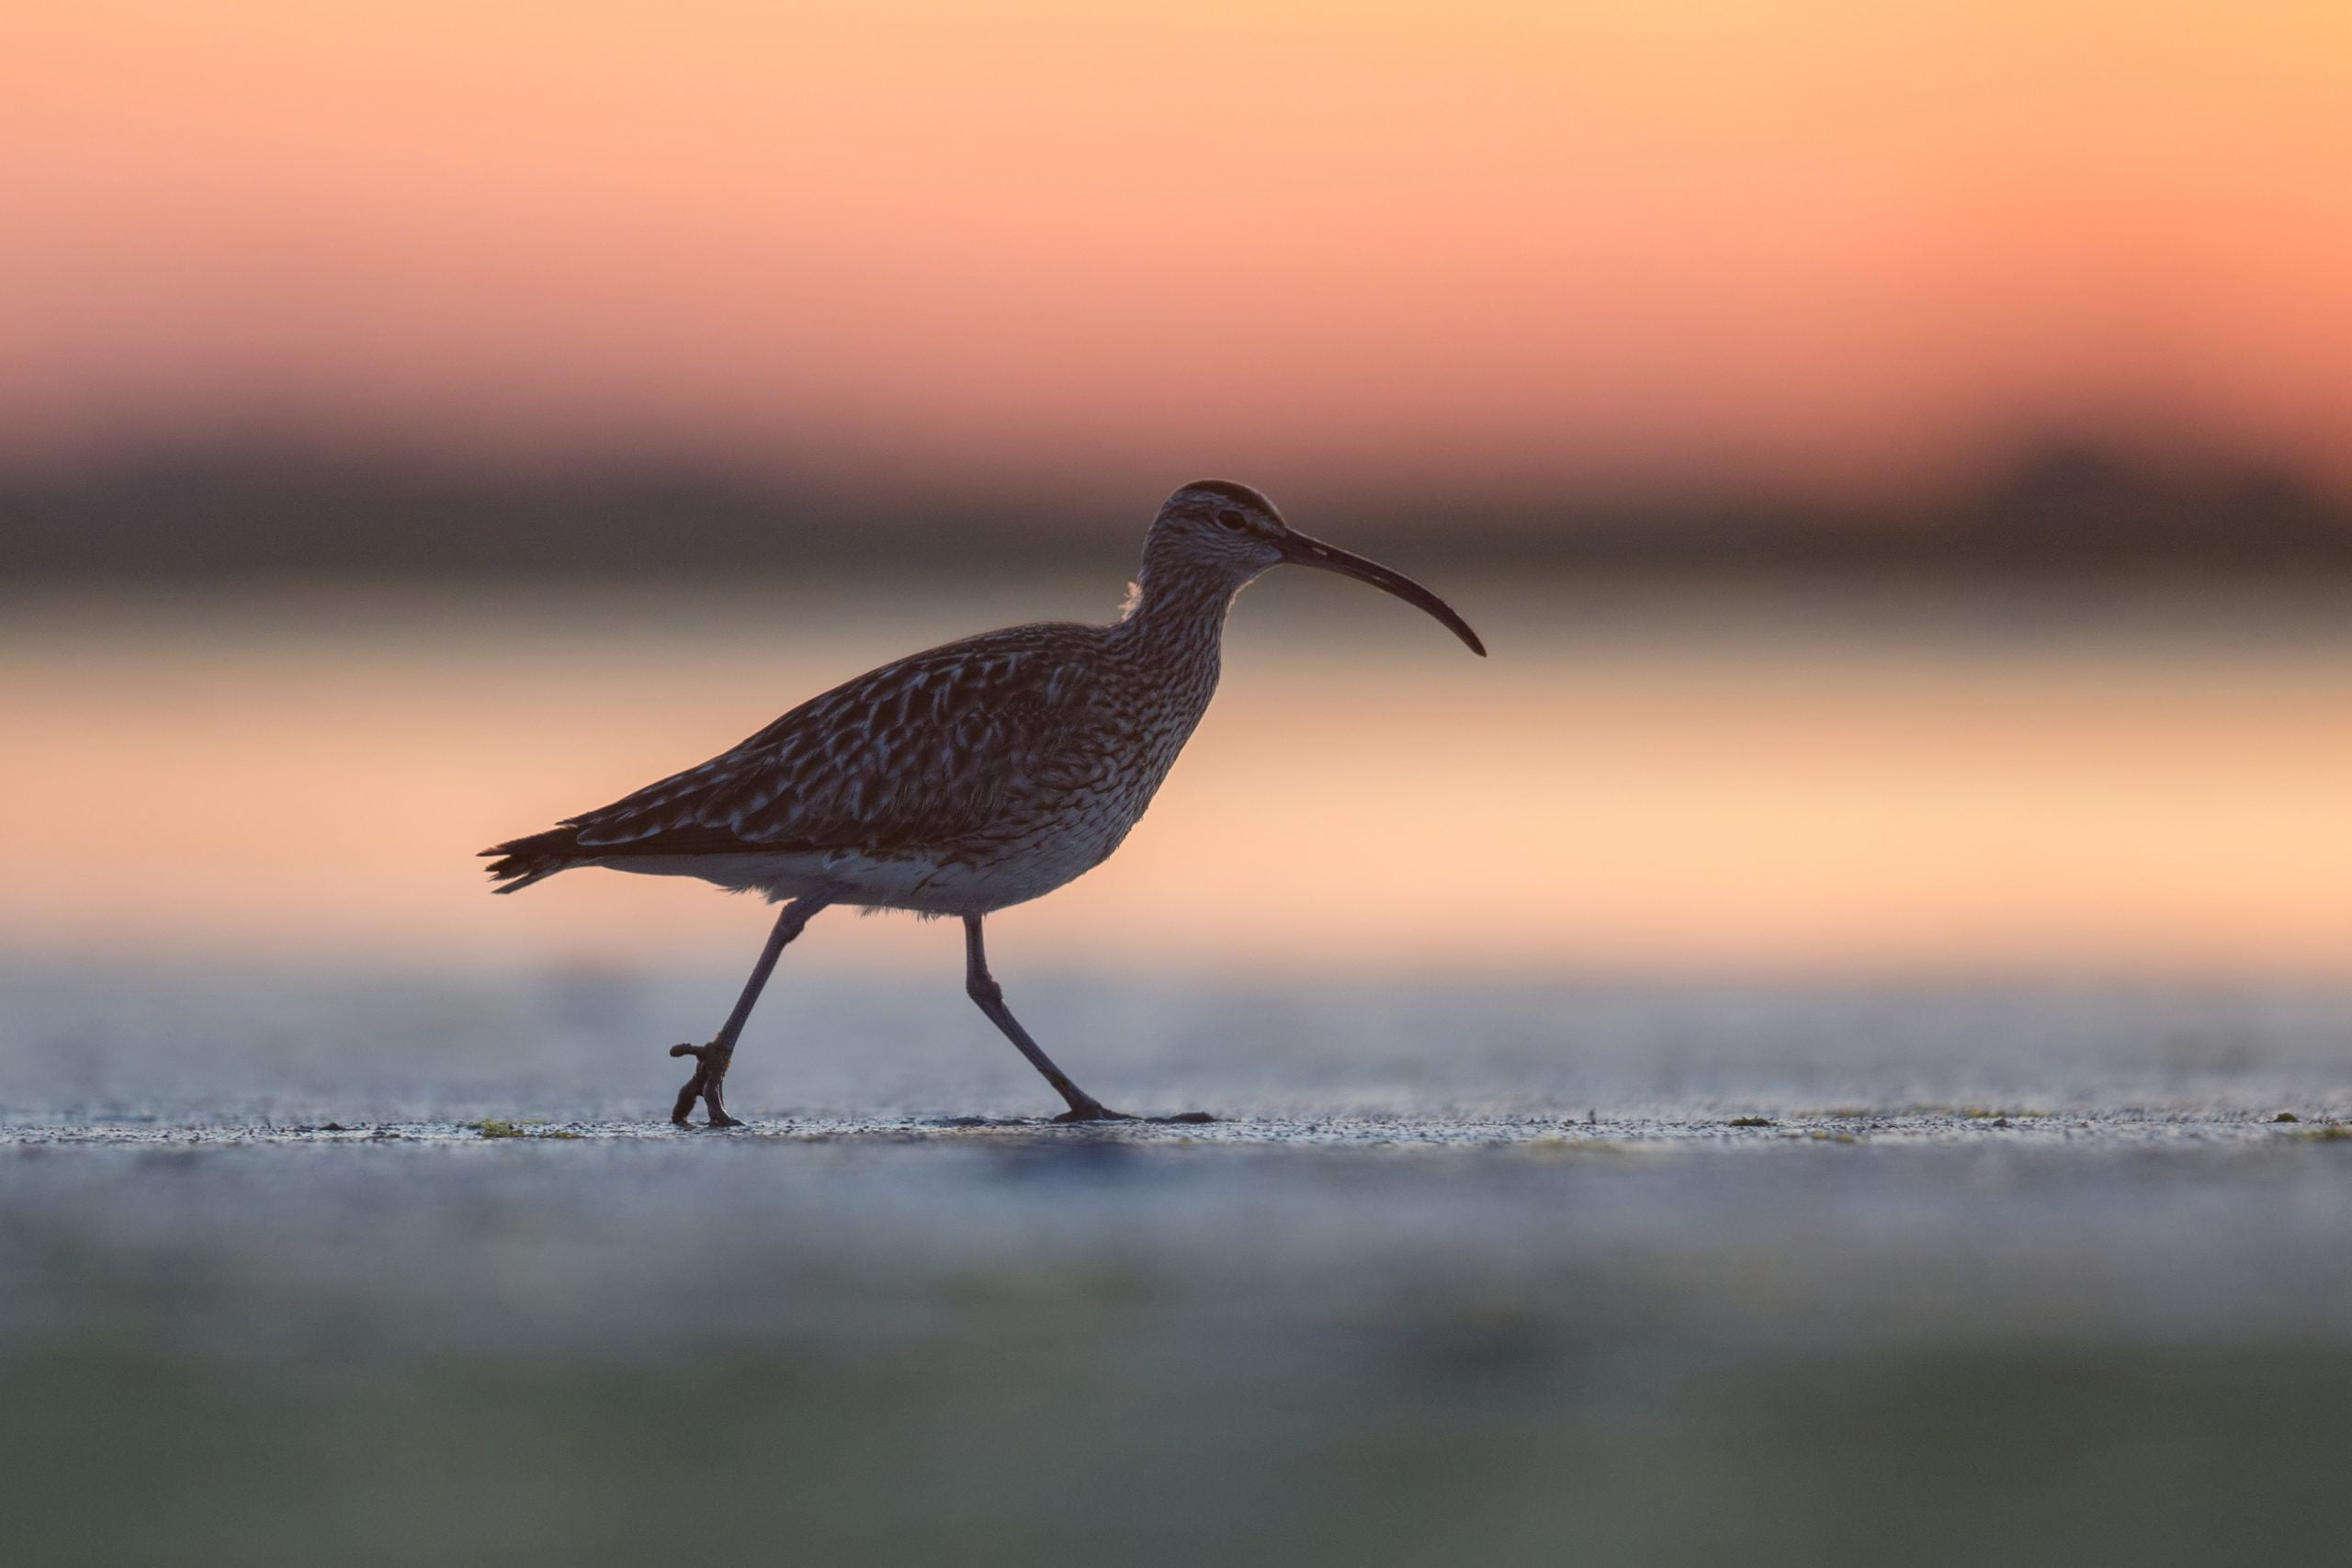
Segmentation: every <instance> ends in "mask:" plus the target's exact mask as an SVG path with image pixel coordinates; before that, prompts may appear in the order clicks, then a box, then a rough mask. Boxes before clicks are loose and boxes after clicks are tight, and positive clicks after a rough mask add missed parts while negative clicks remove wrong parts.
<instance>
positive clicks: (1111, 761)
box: [484, 479, 1485, 1122]
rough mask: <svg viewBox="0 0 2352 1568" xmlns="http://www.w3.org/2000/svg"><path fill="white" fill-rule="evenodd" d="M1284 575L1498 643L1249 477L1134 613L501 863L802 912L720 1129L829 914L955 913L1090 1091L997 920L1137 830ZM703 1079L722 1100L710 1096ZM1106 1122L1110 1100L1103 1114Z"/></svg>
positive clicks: (590, 816)
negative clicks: (812, 923)
mask: <svg viewBox="0 0 2352 1568" xmlns="http://www.w3.org/2000/svg"><path fill="white" fill-rule="evenodd" d="M1283 561H1294V562H1296V563H1298V564H1302V565H1307V566H1317V567H1322V568H1325V569H1328V570H1336V571H1340V572H1342V573H1344V574H1347V575H1350V576H1355V577H1359V578H1362V579H1363V580H1364V581H1370V582H1373V583H1374V585H1376V586H1378V587H1381V588H1383V589H1385V591H1386V592H1391V593H1395V594H1397V596H1398V597H1400V598H1404V599H1406V600H1408V602H1410V603H1413V604H1418V605H1419V606H1420V607H1421V608H1423V609H1424V610H1427V611H1428V612H1429V613H1430V614H1431V615H1435V616H1436V617H1437V618H1438V619H1439V620H1440V621H1442V622H1443V623H1444V624H1445V625H1446V626H1449V627H1450V628H1451V629H1453V631H1454V633H1455V635H1456V636H1458V637H1461V638H1462V639H1463V640H1464V642H1465V643H1467V644H1468V645H1469V646H1470V647H1471V648H1472V649H1474V650H1475V651H1477V652H1480V653H1483V652H1484V651H1485V649H1483V648H1481V647H1480V646H1479V644H1478V641H1477V638H1476V635H1475V634H1474V633H1472V632H1471V631H1470V628H1469V627H1468V626H1466V625H1464V624H1463V623H1462V621H1461V618H1460V617H1459V616H1457V615H1454V614H1453V611H1452V610H1450V609H1448V608H1446V607H1445V605H1444V604H1442V603H1441V602H1440V601H1438V600H1437V599H1436V598H1435V596H1433V595H1431V594H1430V592H1429V591H1428V590H1426V589H1424V588H1421V587H1420V586H1419V584H1417V583H1414V582H1411V581H1409V580H1408V579H1405V578H1402V577H1399V576H1398V575H1397V574H1396V573H1394V572H1392V571H1390V570H1388V569H1386V568H1385V567H1380V566H1377V565H1375V564H1374V563H1372V562H1369V561H1365V560H1363V559H1361V558H1357V557H1353V556H1349V555H1347V554H1346V553H1345V552H1342V551H1339V550H1335V549H1333V548H1332V547H1329V546H1328V545H1324V544H1321V543H1319V542H1317V541H1316V540H1313V539H1309V538H1307V537H1306V536H1304V535H1301V534H1298V533H1296V532H1295V531H1294V530H1292V529H1291V528H1290V527H1289V526H1288V525H1286V524H1284V523H1283V521H1282V519H1281V516H1280V514H1279V513H1276V512H1275V511H1274V508H1273V506H1272V503H1271V502H1268V501H1267V500H1266V499H1265V498H1264V497H1263V496H1261V495H1260V494H1258V492H1257V491H1252V490H1250V489H1249V488H1248V487H1246V486H1242V485H1236V484H1233V483H1230V482H1229V481H1225V480H1216V479H1210V480H1201V481H1198V482H1195V483H1193V484H1191V485H1187V486H1185V487H1184V488H1183V489H1182V490H1179V491H1177V492H1176V493H1175V494H1174V495H1173V496H1171V497H1170V498H1169V500H1168V502H1167V503H1166V504H1165V505H1163V506H1162V507H1161V508H1160V511H1159V516H1158V517H1157V518H1156V519H1155V520H1154V522H1153V524H1152V527H1151V532H1150V534H1149V536H1148V537H1147V539H1146V541H1145V547H1144V560H1143V568H1142V570H1141V571H1140V572H1139V573H1138V575H1137V578H1136V587H1135V592H1133V594H1132V595H1131V597H1130V600H1129V604H1128V608H1127V612H1126V614H1125V615H1124V616H1122V618H1121V619H1119V620H1117V621H1114V622H1113V623H1111V624H1109V625H1107V626H1084V625H1077V624H1071V623H1049V624H1045V625H1038V626H1014V627H1011V628H1009V629H1007V630H1004V631H995V632H987V633H983V634H982V635H980V636H978V637H967V638H965V639H963V640H962V641H959V642H951V643H947V644H945V645H944V646H942V647H939V648H934V649H929V650H928V651H926V652H922V653H918V654H914V655H912V656H910V657H909V658H906V659H901V660H896V661H895V662H893V663H889V664H886V665H883V666H882V667H881V668H879V669H877V670H874V671H869V672H868V673H866V674H864V675H861V676H859V677H857V678H856V679H855V680H853V681H849V682H844V683H842V685H839V686H836V687H834V688H833V689H832V690H831V691H830V692H827V693H825V694H822V695H820V696H818V697H814V698H811V699H810V700H809V701H808V702H806V703H803V704H802V705H800V706H798V707H797V708H794V709H793V710H792V711H791V712H790V713H787V714H786V715H785V716H783V717H781V718H779V719H777V720H776V721H775V723H773V724H771V725H769V726H768V727H767V728H764V729H763V730H761V731H760V732H759V733H758V734H756V735H753V736H752V737H751V738H750V739H746V740H744V741H743V742H742V743H741V745H738V746H736V747H733V748H732V749H730V750H727V751H724V752H721V753H720V754H719V755H718V756H717V757H714V758H712V759H711V760H710V761H707V762H704V763H702V764H701V765H699V766H697V767H694V768H689V769H687V770H686V771H685V772H684V773H674V774H673V775H671V776H670V777H668V778H665V779H662V780H661V781H660V782H659V783H656V784H649V785H647V786H646V787H645V788H643V789H640V790H639V791H638V792H636V793H635V794H633V795H628V796H625V797H624V798H622V799H620V800H617V801H615V802H614V803H613V804H612V805H610V806H606V807H602V808H600V809H597V810H594V811H587V812H582V814H580V815H579V816H577V817H573V818H568V819H566V820H565V821H564V822H563V823H562V824H561V825H560V826H559V827H557V828H555V829H550V830H549V831H548V832H544V833H537V834H533V835H531V836H530V837H528V838H523V839H516V840H511V841H509V842H507V843H503V844H501V845H498V846H497V847H496V848H495V849H492V850H487V851H484V853H485V854H488V855H495V856H497V857H499V858H498V859H497V860H496V861H495V862H494V863H492V866H491V868H490V870H491V874H492V878H493V879H494V880H496V881H497V882H499V883H500V884H501V886H499V887H498V889H497V891H499V892H502V893H511V892H514V891H515V890H517V889H519V888H523V887H527V886H531V885H532V884H533V883H536V882H538V881H540V880H542V879H544V878H546V877H548V876H552V875H554V874H556V873H558V872H560V871H566V870H570V869H572V868H574V867H579V866H605V867H609V868H611V869H614V870H618V871H630V872H638V873H642V874H653V875H685V876H698V877H701V878H703V879H704V880H706V881H708V882H712V883H715V884H718V886H723V887H729V888H736V889H756V890H758V891H760V892H762V893H764V894H765V895H767V897H770V898H772V899H790V900H795V901H796V903H795V906H794V907H795V908H797V909H799V910H800V911H801V913H800V914H799V915H798V916H797V917H796V916H795V915H794V913H793V911H792V910H791V909H788V910H787V911H786V915H785V916H784V917H783V919H781V920H780V921H779V924H778V928H777V932H778V934H777V935H776V937H775V938H773V939H772V940H771V942H770V946H769V950H768V953H766V954H765V955H764V956H763V961H762V966H761V967H760V968H759V969H758V970H755V972H754V975H753V978H752V985H751V987H749V988H748V989H747V990H746V993H745V996H744V999H743V1000H742V1001H741V1003H739V1004H738V1008H737V1014H736V1017H735V1018H733V1019H731V1020H730V1021H729V1027H728V1029H727V1030H725V1031H722V1032H721V1035H720V1037H719V1039H718V1041H716V1042H714V1043H713V1044H712V1045H711V1046H709V1047H681V1048H680V1049H681V1050H690V1051H694V1052H695V1054H697V1055H700V1054H702V1053H703V1052H706V1051H715V1052H717V1054H718V1055H717V1057H716V1059H717V1061H718V1067H717V1069H716V1072H717V1077H709V1078H708V1082H707V1083H706V1077H707V1075H706V1074H704V1073H698V1074H697V1075H696V1081H695V1084H692V1085H689V1086H688V1091H689V1092H688V1093H686V1094H685V1095H684V1096H682V1099H681V1100H680V1111H679V1113H678V1118H677V1119H678V1120H680V1121H682V1122H683V1120H684V1111H685V1109H686V1108H687V1107H688V1106H689V1105H690V1103H691V1098H692V1095H693V1094H706V1093H707V1097H708V1099H709V1102H710V1107H711V1111H712V1119H713V1121H714V1122H719V1121H721V1120H722V1119H723V1117H724V1112H723V1111H722V1110H721V1108H720V1106H719V1104H718V1098H717V1092H718V1091H717V1082H718V1077H723V1076H724V1072H725V1060H726V1057H727V1055H729V1054H731V1052H732V1049H733V1032H734V1031H736V1030H738V1029H740V1028H741V1021H742V1018H743V1016H744V1015H745V1014H747V1013H748V1011H749V1010H750V1004H751V1001H752V998H755V997H756V996H757V994H758V991H759V987H760V986H761V984H762V983H763V981H764V980H765V977H766V972H767V968H768V966H770V965H772V964H774V962H775V954H776V953H777V952H778V951H780V949H781V948H782V946H783V944H784V943H785V942H789V941H790V940H791V938H792V937H793V936H795V935H797V933H798V931H799V927H800V924H801V923H805V920H806V919H807V918H808V917H809V915H811V914H814V913H815V912H816V911H818V910H820V909H821V908H825V907H826V906H828V905H831V904H852V905H862V906H865V907H867V908H891V909H909V910H912V911H915V912H916V913H918V914H922V915H956V916H960V917H962V918H963V919H965V921H966V922H967V928H968V931H969V933H970V936H969V943H970V945H969V962H970V965H971V976H972V981H971V984H972V987H973V995H974V998H975V999H976V1000H978V1001H979V1002H980V1005H981V1006H982V1007H983V1008H984V1009H987V1010H989V1015H990V1017H991V1018H994V1019H996V1021H997V1022H998V1023H999V1026H1000V1027H1001V1028H1004V1029H1005V1031H1006V1032H1007V1033H1008V1034H1010V1035H1012V1037H1013V1039H1014V1041H1015V1043H1017V1044H1019V1045H1021V1048H1022V1049H1023V1052H1024V1054H1027V1055H1029V1056H1030V1059H1031V1060H1032V1061H1033V1062H1034V1063H1036V1064H1037V1065H1038V1066H1039V1070H1040V1071H1043V1072H1045V1073H1046V1077H1048V1078H1049V1079H1052V1080H1054V1081H1055V1082H1056V1087H1057V1089H1061V1090H1062V1091H1063V1093H1064V1095H1065V1097H1066V1098H1069V1100H1070V1103H1071V1107H1072V1111H1073V1112H1074V1113H1075V1112H1076V1111H1079V1110H1080V1109H1081V1100H1082V1099H1083V1097H1081V1096H1080V1095H1079V1093H1078V1091H1077V1090H1076V1089H1075V1086H1072V1085H1069V1083H1068V1080H1067V1079H1065V1078H1062V1077H1060V1075H1059V1073H1058V1070H1057V1069H1054V1068H1052V1066H1051V1065H1050V1063H1048V1062H1046V1060H1045V1058H1044V1055H1043V1053H1041V1052H1039V1051H1037V1050H1036V1048H1035V1043H1033V1042H1030V1041H1028V1039H1027V1037H1026V1035H1025V1034H1024V1033H1023V1032H1021V1031H1020V1030H1019V1026H1018V1025H1017V1024H1014V1023H1012V1021H1011V1015H1010V1014H1009V1013H1006V1014H1002V1015H1001V1016H1000V1013H1001V997H995V998H993V999H991V998H990V996H989V995H985V994H984V987H985V990H986V991H987V992H991V993H992V992H993V988H994V982H993V981H992V980H989V979H988V977H987V974H986V969H985V965H984V963H983V961H982V959H981V956H980V947H979V922H980V920H981V919H983V918H984V917H985V916H987V915H988V914H989V913H991V912H992V911H994V910H997V909H1001V908H1006V907H1007V906H1009V905H1012V904H1019V903H1023V902H1024V901H1026V900H1028V899H1031V898H1035V897H1040V896H1041V895H1043V894H1046V893H1050V892H1052V891H1053V890H1054V889H1055V888H1057V887H1059V886H1062V885H1063V884H1065V883H1067V882H1069V881H1070V880H1072V879H1073V878H1075V877H1078V876H1080V875H1081V874H1084V873H1086V872H1087V871H1089V870H1091V869H1092V868H1093V867H1094V866H1096V865H1099V864H1101V863H1103V860H1104V859H1106V858H1107V857H1108V856H1109V855H1110V854H1111V852H1113V851H1114V850H1116V849H1117V848H1118V847H1119V845H1120V843H1121V842H1122V841H1123V840H1125V838H1126V836H1127V832H1128V830H1129V829H1132V828H1133V827H1134V826H1135V825H1136V821H1137V820H1138V819H1139V818H1141V817H1142V816H1143V813H1144V810H1145V808H1146V807H1148V806H1149V805H1150V803H1151V798H1152V796H1153V795H1154V794H1155V793H1156V792H1157V791H1158V790H1159V785H1160V784H1161V782H1162V781H1163V780H1165V779H1166V778H1167V776H1168V772H1169V769H1170V767H1171V766H1172V765H1173V764H1174V763H1175V761H1176V756H1177V753H1178V752H1179V751H1181V750H1182V749H1183V746H1184V742H1185V741H1186V740H1187V739H1190V738H1191V736H1192V733H1193V727H1194V726H1195V725H1197V724H1198V723H1199V722H1200V718H1201V715H1202V714H1203V713H1204V711H1205V710H1206V709H1207V707H1208V704H1209V699H1210V697H1211V696H1213V695H1214V694H1216V683H1217V673H1218V644H1219V642H1220V640H1221V637H1222V635H1223V631H1224V626H1225V618H1226V613H1227V609H1228V608H1229V606H1230V605H1231V604H1232V601H1233V598H1234V595H1235V594H1237V593H1238V592H1240V591H1241V589H1243V588H1244V587H1246V586H1248V584H1249V583H1250V581H1251V580H1253V579H1254V578H1256V577H1257V576H1259V575H1260V574H1261V572H1263V571H1265V570H1267V569H1268V568H1270V567H1272V566H1274V565H1277V564H1280V563H1282V562H1283ZM697 1086H703V1087H699V1088H698V1087H697ZM1083 1105H1084V1106H1086V1107H1091V1110H1092V1111H1093V1112H1095V1113H1100V1114H1109V1113H1108V1112H1103V1110H1102V1107H1101V1106H1100V1105H1099V1104H1096V1103H1095V1102H1093V1101H1091V1100H1083Z"/></svg>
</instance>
